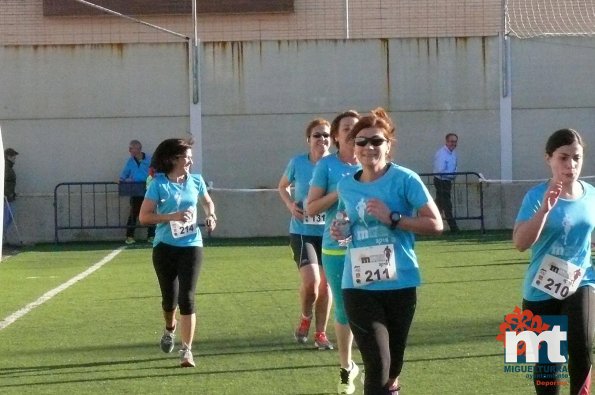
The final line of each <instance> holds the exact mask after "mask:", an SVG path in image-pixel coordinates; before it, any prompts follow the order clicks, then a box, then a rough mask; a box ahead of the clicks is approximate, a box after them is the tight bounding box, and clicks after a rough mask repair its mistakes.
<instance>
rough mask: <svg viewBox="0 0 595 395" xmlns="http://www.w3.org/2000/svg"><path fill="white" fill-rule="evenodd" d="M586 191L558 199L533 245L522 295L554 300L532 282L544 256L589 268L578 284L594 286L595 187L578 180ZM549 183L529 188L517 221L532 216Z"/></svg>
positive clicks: (526, 297) (529, 298)
mask: <svg viewBox="0 0 595 395" xmlns="http://www.w3.org/2000/svg"><path fill="white" fill-rule="evenodd" d="M579 182H580V183H581V185H582V186H583V190H584V194H583V196H581V197H580V198H578V199H574V200H567V199H561V198H559V199H558V202H557V203H556V205H555V206H554V207H553V209H552V210H551V211H550V212H549V214H548V217H547V220H546V222H545V225H544V227H543V230H542V231H541V235H540V236H539V239H538V240H537V241H536V242H535V244H533V245H532V246H531V261H530V262H529V267H528V269H527V272H526V273H525V281H524V283H523V298H525V299H526V300H529V301H540V300H548V299H552V297H551V296H550V295H548V294H546V293H545V292H543V291H541V290H539V289H536V288H535V287H533V286H532V285H531V283H532V282H533V278H534V277H535V275H536V273H537V270H538V269H539V265H540V264H541V261H542V260H543V259H544V257H545V255H552V256H554V257H557V258H560V259H563V260H564V261H567V262H570V263H573V264H575V265H577V266H579V267H580V268H583V269H586V272H585V275H584V277H583V279H582V281H581V283H580V284H579V287H581V286H584V285H590V286H595V273H594V271H593V266H592V264H591V232H592V231H593V229H594V227H595V188H593V186H592V185H590V184H587V183H586V182H583V181H579ZM547 189H548V183H547V182H545V183H542V184H539V185H537V186H535V187H533V188H531V189H530V190H529V192H527V194H526V195H525V197H524V199H523V203H522V204H521V208H520V209H519V213H518V215H517V218H516V222H524V221H528V220H529V219H531V218H532V217H533V216H534V215H535V213H536V212H537V210H539V208H540V207H541V204H542V203H543V197H544V195H545V192H546V191H547Z"/></svg>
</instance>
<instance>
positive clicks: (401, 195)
mask: <svg viewBox="0 0 595 395" xmlns="http://www.w3.org/2000/svg"><path fill="white" fill-rule="evenodd" d="M350 138H352V139H353V140H354V142H355V156H356V157H357V159H358V160H359V162H360V163H361V165H362V169H361V170H359V171H358V172H356V173H355V174H353V175H350V176H348V177H345V178H343V179H342V180H341V181H339V184H338V186H337V191H338V194H339V207H338V210H339V211H344V212H345V213H346V214H347V217H348V218H350V224H351V226H350V236H351V237H350V239H349V240H350V241H349V244H348V246H347V253H346V255H345V270H344V272H343V279H342V286H343V298H344V301H345V309H346V310H347V315H348V317H349V324H350V326H351V330H352V331H353V335H354V337H355V341H356V343H357V345H358V347H359V350H360V352H361V355H362V359H363V362H364V367H365V373H366V375H365V380H364V394H366V395H378V394H392V395H396V394H398V391H399V375H400V373H401V369H402V367H403V355H404V352H405V345H406V342H407V336H408V333H409V328H410V326H411V322H412V320H413V315H414V313H415V306H416V287H417V286H419V285H420V281H421V280H420V272H419V266H418V262H417V258H416V256H415V251H414V249H413V247H414V241H415V236H414V234H416V233H417V234H439V233H440V232H441V231H442V219H441V218H440V213H439V211H438V207H437V206H436V204H435V203H434V201H433V200H432V197H431V195H430V193H429V192H428V190H427V188H426V187H425V185H424V184H423V182H422V181H421V179H420V177H419V176H418V175H417V174H416V173H414V172H413V171H411V170H409V169H407V168H404V167H402V166H399V165H397V164H395V163H391V162H390V153H391V148H392V147H393V144H395V143H396V138H395V128H394V126H393V123H392V121H391V119H390V118H389V117H388V115H387V114H386V112H385V111H384V110H383V109H380V108H379V109H376V110H374V111H373V112H372V113H371V114H370V115H367V116H364V117H362V118H361V119H360V120H359V122H358V123H357V124H356V125H355V126H354V127H353V129H352V130H351V133H350ZM331 235H332V236H333V237H334V238H335V239H344V238H345V237H346V236H347V235H344V234H341V232H340V231H339V229H338V227H337V226H336V225H334V224H333V225H332V226H331Z"/></svg>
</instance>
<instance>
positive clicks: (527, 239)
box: [512, 208, 548, 252]
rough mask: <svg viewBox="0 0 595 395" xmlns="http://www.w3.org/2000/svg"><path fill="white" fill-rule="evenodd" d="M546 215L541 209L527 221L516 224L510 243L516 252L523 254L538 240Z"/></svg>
mask: <svg viewBox="0 0 595 395" xmlns="http://www.w3.org/2000/svg"><path fill="white" fill-rule="evenodd" d="M547 215H548V213H547V212H546V211H544V210H542V209H541V208H540V209H539V210H537V212H536V213H535V215H534V216H533V217H532V218H531V219H530V220H527V221H523V222H517V223H516V224H515V225H514V230H513V231H512V242H513V243H514V246H515V247H516V249H517V250H519V251H521V252H523V251H525V250H526V249H527V248H530V247H531V246H532V245H533V244H535V242H536V241H537V240H538V239H539V236H540V235H541V231H542V230H543V226H544V225H545V221H546V219H547Z"/></svg>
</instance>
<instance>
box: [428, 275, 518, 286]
mask: <svg viewBox="0 0 595 395" xmlns="http://www.w3.org/2000/svg"><path fill="white" fill-rule="evenodd" d="M523 278H524V277H502V278H493V277H492V278H484V279H476V278H474V279H471V280H445V281H424V282H423V283H422V285H432V284H462V283H478V282H486V281H508V280H522V279H523Z"/></svg>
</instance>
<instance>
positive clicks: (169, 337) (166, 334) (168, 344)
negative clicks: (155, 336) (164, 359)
mask: <svg viewBox="0 0 595 395" xmlns="http://www.w3.org/2000/svg"><path fill="white" fill-rule="evenodd" d="M174 338H175V335H174V332H173V331H171V332H170V331H168V330H167V329H166V330H164V331H163V336H161V342H160V345H161V351H163V352H165V353H170V352H172V351H173V350H174Z"/></svg>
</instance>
